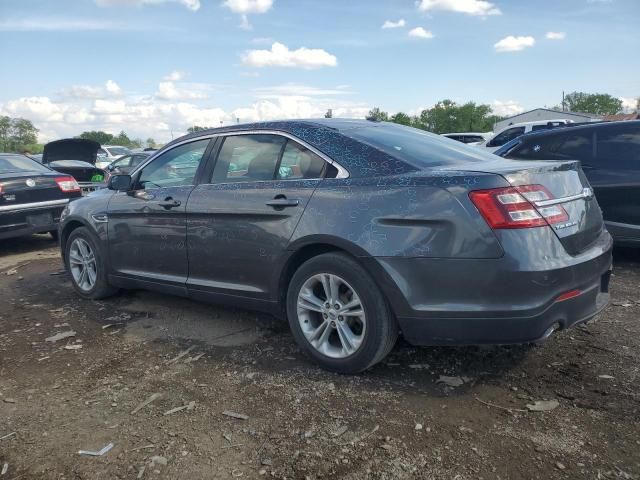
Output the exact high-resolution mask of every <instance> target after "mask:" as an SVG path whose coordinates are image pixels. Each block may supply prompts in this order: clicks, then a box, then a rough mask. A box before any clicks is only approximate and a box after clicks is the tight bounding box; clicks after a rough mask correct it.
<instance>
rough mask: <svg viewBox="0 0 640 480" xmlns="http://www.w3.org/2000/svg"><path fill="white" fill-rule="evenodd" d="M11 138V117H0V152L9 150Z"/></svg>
mask: <svg viewBox="0 0 640 480" xmlns="http://www.w3.org/2000/svg"><path fill="white" fill-rule="evenodd" d="M10 137H11V117H6V116H0V152H6V151H8V150H9V148H8V147H9V138H10Z"/></svg>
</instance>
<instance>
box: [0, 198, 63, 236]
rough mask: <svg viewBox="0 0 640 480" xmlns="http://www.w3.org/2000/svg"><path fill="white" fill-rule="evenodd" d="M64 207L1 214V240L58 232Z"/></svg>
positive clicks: (19, 210) (18, 210) (12, 211)
mask: <svg viewBox="0 0 640 480" xmlns="http://www.w3.org/2000/svg"><path fill="white" fill-rule="evenodd" d="M64 207H65V206H64V205H62V206H56V207H44V208H29V209H16V210H11V211H6V212H0V240H3V239H5V238H12V237H21V236H24V235H31V234H33V233H41V232H50V231H53V230H56V231H57V230H58V223H59V222H60V214H61V213H62V210H63V209H64Z"/></svg>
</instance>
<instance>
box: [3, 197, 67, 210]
mask: <svg viewBox="0 0 640 480" xmlns="http://www.w3.org/2000/svg"><path fill="white" fill-rule="evenodd" d="M67 203H69V199H68V198H64V199H62V200H47V201H44V202H31V203H18V204H16V205H2V206H0V212H8V211H11V210H29V209H35V208H45V207H54V206H56V205H65V204H67Z"/></svg>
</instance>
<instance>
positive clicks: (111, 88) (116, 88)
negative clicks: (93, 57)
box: [104, 80, 122, 97]
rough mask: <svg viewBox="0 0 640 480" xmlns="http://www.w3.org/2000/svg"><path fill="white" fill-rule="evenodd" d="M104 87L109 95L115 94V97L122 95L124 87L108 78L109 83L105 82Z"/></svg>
mask: <svg viewBox="0 0 640 480" xmlns="http://www.w3.org/2000/svg"><path fill="white" fill-rule="evenodd" d="M104 88H105V90H106V91H107V93H108V94H109V95H113V96H114V97H117V96H120V95H122V89H121V88H120V85H118V84H117V83H116V82H114V81H113V80H107V83H105V84H104Z"/></svg>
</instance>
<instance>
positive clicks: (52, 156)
mask: <svg viewBox="0 0 640 480" xmlns="http://www.w3.org/2000/svg"><path fill="white" fill-rule="evenodd" d="M99 149H100V144H99V143H98V142H94V141H93V140H85V139H83V138H66V139H62V140H56V141H54V142H49V143H47V144H46V145H45V146H44V150H43V151H42V163H43V164H45V165H48V164H50V163H51V162H55V161H58V160H80V161H82V162H87V163H90V164H91V165H95V163H96V158H97V155H98V150H99Z"/></svg>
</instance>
